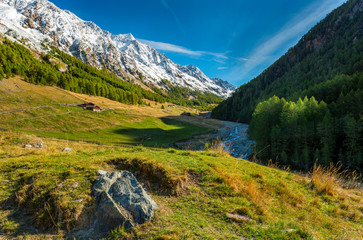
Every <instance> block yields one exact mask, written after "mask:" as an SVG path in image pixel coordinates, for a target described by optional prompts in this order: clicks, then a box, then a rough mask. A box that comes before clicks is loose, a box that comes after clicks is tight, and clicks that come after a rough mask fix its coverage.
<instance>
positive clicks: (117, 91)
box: [0, 38, 221, 109]
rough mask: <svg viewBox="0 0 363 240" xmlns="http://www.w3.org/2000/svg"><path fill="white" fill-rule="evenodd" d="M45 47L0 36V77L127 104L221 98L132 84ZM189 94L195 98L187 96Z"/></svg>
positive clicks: (200, 103) (201, 104)
mask: <svg viewBox="0 0 363 240" xmlns="http://www.w3.org/2000/svg"><path fill="white" fill-rule="evenodd" d="M47 49H48V51H49V52H48V53H47V54H44V53H39V52H37V51H35V50H34V49H28V48H26V47H25V46H23V45H22V44H20V43H18V42H17V41H14V42H12V41H10V40H8V39H6V38H5V39H3V38H0V59H1V64H0V77H6V78H9V77H11V76H14V75H22V76H24V77H25V80H26V81H28V82H30V83H36V84H42V85H56V86H59V87H61V88H63V89H66V90H71V91H73V92H78V93H87V94H91V95H96V96H103V97H106V98H109V99H112V100H115V101H118V102H121V103H127V104H145V101H144V99H148V100H152V101H157V102H160V103H164V102H165V101H170V102H173V103H175V104H178V105H183V106H191V107H195V108H199V109H208V108H210V104H215V103H218V102H220V101H221V99H220V98H219V97H218V96H216V95H214V94H213V93H200V92H197V91H191V90H190V89H187V88H182V87H178V86H173V85H171V84H169V85H168V87H169V89H170V92H169V94H168V93H165V92H163V91H161V90H159V89H157V88H153V89H151V88H150V87H146V86H140V85H137V84H132V83H130V82H127V81H123V80H121V79H120V78H119V77H118V76H116V75H115V74H113V73H111V72H110V71H107V70H105V69H103V70H98V69H96V68H94V67H92V66H90V65H87V64H86V63H83V62H82V61H80V60H79V59H77V58H76V57H73V56H71V55H68V54H66V53H64V52H62V51H60V50H58V49H56V48H51V47H47ZM165 82H166V80H165ZM190 95H193V96H194V99H190V100H189V97H190Z"/></svg>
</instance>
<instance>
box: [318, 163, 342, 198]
mask: <svg viewBox="0 0 363 240" xmlns="http://www.w3.org/2000/svg"><path fill="white" fill-rule="evenodd" d="M339 169H340V168H339V167H335V166H334V165H330V166H329V167H327V168H324V167H322V166H319V165H316V164H315V165H314V168H313V172H312V177H311V183H312V185H313V187H314V188H315V190H316V191H317V192H318V193H321V194H328V195H334V194H335V193H336V192H337V190H338V189H339V188H340V184H341V179H340V176H341V173H339Z"/></svg>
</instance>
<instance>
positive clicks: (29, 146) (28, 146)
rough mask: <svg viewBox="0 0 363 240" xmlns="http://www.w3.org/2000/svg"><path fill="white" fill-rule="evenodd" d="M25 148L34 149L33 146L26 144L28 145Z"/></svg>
mask: <svg viewBox="0 0 363 240" xmlns="http://www.w3.org/2000/svg"><path fill="white" fill-rule="evenodd" d="M24 148H33V145H31V144H26V145H24Z"/></svg>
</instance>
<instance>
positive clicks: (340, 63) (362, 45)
mask: <svg viewBox="0 0 363 240" xmlns="http://www.w3.org/2000/svg"><path fill="white" fill-rule="evenodd" d="M362 10H363V1H362V0H351V1H348V2H347V3H345V4H343V5H342V6H341V7H339V8H338V9H336V10H334V11H333V12H332V13H331V14H329V15H328V16H327V17H326V18H325V19H324V20H323V21H321V22H320V23H319V24H317V25H316V26H315V27H314V28H313V29H311V30H310V31H309V32H308V33H307V34H306V35H305V36H304V37H303V38H302V39H301V40H300V41H299V43H298V44H297V45H296V46H295V47H293V48H291V49H290V50H289V51H288V52H287V53H286V54H285V55H284V56H282V57H281V58H280V59H279V60H278V61H276V62H275V63H274V64H273V65H272V66H270V67H269V68H268V69H266V70H265V71H264V72H263V73H262V74H261V75H259V76H258V77H256V78H255V79H253V80H252V81H250V82H249V83H247V84H244V85H242V86H241V87H240V88H239V89H238V90H237V91H236V92H235V93H234V94H233V95H232V97H230V98H228V99H227V100H226V101H224V102H222V103H221V104H220V105H219V106H218V107H217V108H216V109H215V110H214V111H213V116H214V117H215V118H219V119H224V120H231V121H239V122H249V121H250V120H251V117H252V113H253V111H254V109H255V107H256V105H257V104H258V103H259V102H261V101H264V100H267V99H268V98H269V97H272V96H274V95H276V96H278V97H284V98H288V99H291V100H297V99H298V98H299V97H302V98H303V97H304V96H308V97H310V96H315V97H316V98H317V100H324V101H325V102H327V103H330V102H333V101H336V100H337V99H338V97H339V95H340V94H341V93H342V94H343V95H346V94H348V93H349V92H350V91H357V88H358V89H361V88H362V81H361V80H360V79H361V78H362V75H361V74H359V73H361V72H362V70H363V39H362V34H363V14H362ZM354 74H358V76H357V75H355V77H354ZM339 75H341V76H340V77H341V78H343V79H335V78H337V77H338V76H339ZM345 76H352V77H353V78H358V81H355V82H354V84H350V83H349V82H347V81H349V79H348V80H345V79H344V77H345ZM328 81H332V82H331V83H328ZM359 94H361V92H360V93H359Z"/></svg>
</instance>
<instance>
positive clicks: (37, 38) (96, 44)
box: [0, 0, 236, 98]
mask: <svg viewBox="0 0 363 240" xmlns="http://www.w3.org/2000/svg"><path fill="white" fill-rule="evenodd" d="M0 26H2V27H0V33H2V34H4V35H8V36H9V32H11V33H12V35H11V36H9V37H13V38H15V39H18V40H20V39H23V40H24V39H26V40H27V41H28V44H29V45H32V46H34V47H37V48H38V49H41V45H42V43H44V42H45V43H48V44H51V45H53V46H55V47H57V48H59V49H61V50H63V51H65V52H67V53H69V54H72V55H74V56H76V57H77V58H79V59H81V60H82V61H84V62H86V63H87V64H90V65H92V66H94V67H97V68H102V67H103V66H104V65H103V64H104V63H106V67H107V68H108V69H112V70H114V72H115V73H116V74H120V72H123V73H126V72H127V73H130V74H133V75H134V76H135V77H136V78H139V76H140V74H141V75H142V76H143V79H142V80H143V81H145V82H148V83H149V84H152V85H154V86H161V87H162V86H164V84H162V81H163V79H166V80H169V81H170V82H172V83H174V84H176V85H178V86H181V87H187V88H190V89H191V90H196V91H200V92H211V93H214V94H216V95H219V96H221V97H223V98H226V97H228V96H229V95H230V94H231V93H232V92H233V91H234V90H235V89H236V88H235V87H234V86H232V85H226V84H222V85H220V84H219V82H216V81H214V80H213V79H210V78H208V77H207V76H206V75H205V74H204V73H203V72H202V71H201V70H200V69H199V68H197V67H195V66H192V65H188V66H182V65H179V64H177V63H174V62H173V61H171V60H170V59H169V58H168V57H166V55H165V54H163V53H159V52H158V51H156V50H155V49H154V48H152V47H150V46H148V45H146V44H144V43H141V42H139V41H138V40H136V39H135V38H134V36H133V35H132V34H131V33H128V34H119V35H114V34H112V33H110V32H108V31H106V30H103V29H101V28H100V27H99V26H98V25H97V24H95V23H94V22H91V21H84V20H82V19H80V18H79V17H77V16H76V15H74V14H73V13H72V12H70V11H67V10H62V9H60V8H58V7H57V6H55V5H54V4H53V3H51V2H49V1H47V0H0ZM120 76H121V75H120Z"/></svg>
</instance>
